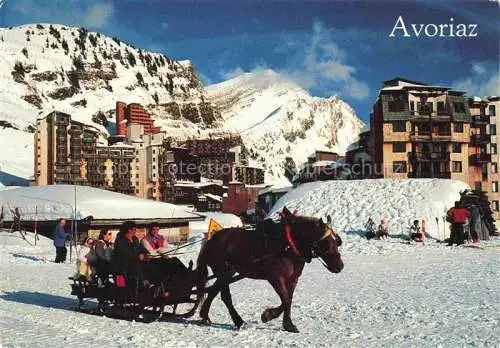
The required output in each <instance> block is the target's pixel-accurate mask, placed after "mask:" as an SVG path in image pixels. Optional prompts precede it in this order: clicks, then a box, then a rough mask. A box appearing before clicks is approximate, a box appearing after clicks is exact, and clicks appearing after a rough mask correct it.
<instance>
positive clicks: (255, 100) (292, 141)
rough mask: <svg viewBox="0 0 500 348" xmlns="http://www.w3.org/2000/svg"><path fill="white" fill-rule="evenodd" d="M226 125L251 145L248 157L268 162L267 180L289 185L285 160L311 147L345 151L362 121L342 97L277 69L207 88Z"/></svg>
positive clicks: (301, 159) (295, 158)
mask: <svg viewBox="0 0 500 348" xmlns="http://www.w3.org/2000/svg"><path fill="white" fill-rule="evenodd" d="M206 91H207V93H208V97H209V98H210V100H211V102H213V103H215V104H217V105H218V106H219V108H220V111H221V114H222V117H223V119H224V121H225V123H226V124H227V126H228V127H229V128H231V129H233V130H234V131H236V132H239V133H241V136H242V139H243V142H244V144H245V145H246V147H247V148H250V149H252V152H253V156H252V153H251V154H250V156H249V158H250V159H252V160H254V161H256V162H258V163H260V164H261V165H262V164H263V163H265V164H266V182H267V183H270V184H276V185H286V184H287V183H288V180H287V179H286V177H285V176H284V166H283V162H284V160H285V158H286V157H291V158H292V159H293V161H294V162H295V164H300V163H303V162H305V161H306V160H307V156H308V155H309V154H310V153H311V151H313V150H316V149H324V150H328V151H333V152H337V153H340V154H343V153H345V151H346V149H347V146H348V145H349V144H351V143H353V142H354V141H356V140H357V138H358V134H359V131H360V130H361V128H362V126H363V123H362V122H361V121H360V120H359V118H358V117H357V116H356V113H355V112H354V110H353V109H352V108H351V107H350V106H349V105H347V104H346V103H345V102H343V101H342V100H340V99H339V97H337V96H333V97H331V98H328V99H324V98H318V97H313V96H311V95H310V94H309V93H308V92H307V91H305V90H304V89H303V88H301V87H299V86H298V85H297V84H296V83H294V82H293V81H291V80H290V79H288V78H286V77H285V76H282V75H280V74H278V73H276V72H274V71H273V70H270V69H267V70H259V71H255V72H252V73H245V74H242V75H240V76H237V77H235V78H233V79H230V80H227V81H224V82H221V83H219V84H215V85H211V86H208V87H206Z"/></svg>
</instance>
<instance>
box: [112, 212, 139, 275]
mask: <svg viewBox="0 0 500 348" xmlns="http://www.w3.org/2000/svg"><path fill="white" fill-rule="evenodd" d="M139 251H140V243H139V240H138V239H137V237H136V236H135V223H134V222H131V221H127V222H125V223H124V224H123V225H122V227H121V228H120V232H119V233H118V235H117V236H116V240H115V244H114V250H113V262H112V263H113V268H114V272H115V274H116V275H117V276H120V278H121V277H125V278H126V279H131V280H134V279H137V278H138V277H139V276H140V274H139V272H140V271H139V267H138V258H137V257H138V256H137V255H138V253H139ZM117 283H118V282H117ZM120 283H121V281H120Z"/></svg>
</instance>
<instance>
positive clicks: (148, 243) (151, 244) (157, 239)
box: [141, 222, 167, 257]
mask: <svg viewBox="0 0 500 348" xmlns="http://www.w3.org/2000/svg"><path fill="white" fill-rule="evenodd" d="M141 243H142V246H143V247H144V249H146V250H147V252H148V254H149V256H150V257H158V256H161V252H160V251H158V250H159V249H163V248H166V247H167V242H166V240H165V237H163V236H162V235H161V234H160V225H158V223H156V222H153V223H152V224H151V226H150V229H149V232H148V234H147V235H146V236H145V237H144V238H143V239H142V240H141Z"/></svg>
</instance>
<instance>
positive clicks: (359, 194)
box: [270, 179, 469, 240]
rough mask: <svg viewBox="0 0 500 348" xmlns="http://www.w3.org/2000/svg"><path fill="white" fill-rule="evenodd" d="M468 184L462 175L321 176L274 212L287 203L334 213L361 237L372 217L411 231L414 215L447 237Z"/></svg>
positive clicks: (341, 227) (314, 212)
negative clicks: (448, 177) (449, 215)
mask: <svg viewBox="0 0 500 348" xmlns="http://www.w3.org/2000/svg"><path fill="white" fill-rule="evenodd" d="M468 188H469V185H467V184H466V183H464V182H462V181H458V180H443V179H406V180H392V179H370V180H336V181H318V182H311V183H307V184H303V185H300V186H299V187H297V188H296V189H295V190H292V191H290V192H288V193H287V194H285V195H284V196H283V197H282V198H281V199H280V200H279V201H278V202H276V204H275V205H274V207H273V209H272V211H271V212H270V215H271V216H273V214H274V213H276V212H277V211H281V209H282V208H283V206H286V207H288V208H289V209H290V210H291V211H293V210H295V209H296V210H297V212H298V214H299V215H306V216H316V217H318V218H319V217H322V218H323V220H324V219H325V218H326V216H327V215H328V214H330V215H331V217H332V224H333V227H334V228H335V229H337V230H338V231H342V232H346V233H347V234H348V235H350V236H352V235H354V236H356V237H357V236H359V235H360V234H363V235H364V232H365V228H364V225H365V223H366V221H367V220H368V218H370V217H371V218H372V219H373V221H374V222H375V224H376V226H378V224H379V223H380V220H381V219H386V220H387V222H388V225H389V233H390V234H392V235H401V234H406V235H408V228H409V227H410V225H411V222H412V221H413V220H415V219H417V220H422V219H425V221H426V232H427V234H428V236H431V237H433V238H436V239H441V240H442V239H445V238H447V237H448V236H449V229H448V223H445V221H444V220H443V217H444V216H445V215H446V212H447V211H448V209H450V208H451V207H452V206H453V205H454V204H455V201H456V200H459V199H460V191H463V190H465V189H468ZM436 221H439V223H437V222H436ZM445 225H446V226H445Z"/></svg>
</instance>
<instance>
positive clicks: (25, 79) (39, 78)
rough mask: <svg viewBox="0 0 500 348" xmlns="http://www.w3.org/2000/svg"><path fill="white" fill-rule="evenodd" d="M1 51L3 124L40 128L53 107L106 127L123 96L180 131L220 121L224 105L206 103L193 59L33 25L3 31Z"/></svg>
mask: <svg viewBox="0 0 500 348" xmlns="http://www.w3.org/2000/svg"><path fill="white" fill-rule="evenodd" d="M0 52H2V54H1V56H0V62H1V63H0V81H2V83H1V84H0V96H1V97H0V126H2V125H3V126H7V127H13V128H17V129H20V130H25V131H32V130H33V128H32V127H33V124H34V121H35V119H36V118H37V117H38V115H44V114H46V113H47V112H48V111H51V110H53V109H57V110H60V111H65V112H68V113H69V114H71V115H73V116H74V118H76V119H77V120H79V121H82V122H85V123H89V124H91V123H92V121H93V120H95V121H96V122H99V123H100V124H103V123H105V120H104V121H103V120H102V115H101V114H100V113H103V114H104V115H105V116H107V117H108V118H111V119H112V117H113V113H114V108H115V103H116V101H118V100H121V101H124V102H127V103H131V102H137V103H140V104H142V105H144V106H145V107H146V108H147V109H148V110H149V111H150V112H151V113H152V114H153V116H154V117H155V119H156V120H157V121H158V124H159V125H160V126H163V127H164V128H166V130H168V129H169V128H171V129H173V130H175V131H176V132H175V134H179V135H180V136H183V135H184V136H188V135H190V134H197V133H198V129H200V128H201V129H202V130H203V129H206V128H210V127H212V126H214V125H215V124H216V123H217V121H218V119H219V115H218V114H217V109H216V108H214V107H213V105H211V104H209V103H206V102H204V100H205V98H204V91H203V85H202V83H201V82H200V80H199V78H198V75H197V72H196V71H195V69H194V67H193V66H192V64H191V63H190V62H189V61H175V60H172V59H170V58H169V57H167V56H166V55H163V54H158V53H151V52H147V51H144V50H140V49H136V48H134V47H133V46H130V45H127V44H125V43H123V42H120V40H119V39H117V38H110V37H106V36H104V35H102V34H99V33H93V32H87V31H86V30H85V29H78V28H72V27H66V26H62V25H55V24H52V25H50V24H36V25H35V24H32V25H24V26H20V27H15V28H12V29H7V28H3V29H0ZM98 113H99V114H98ZM99 119H100V120H99ZM184 133H186V134H184Z"/></svg>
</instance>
